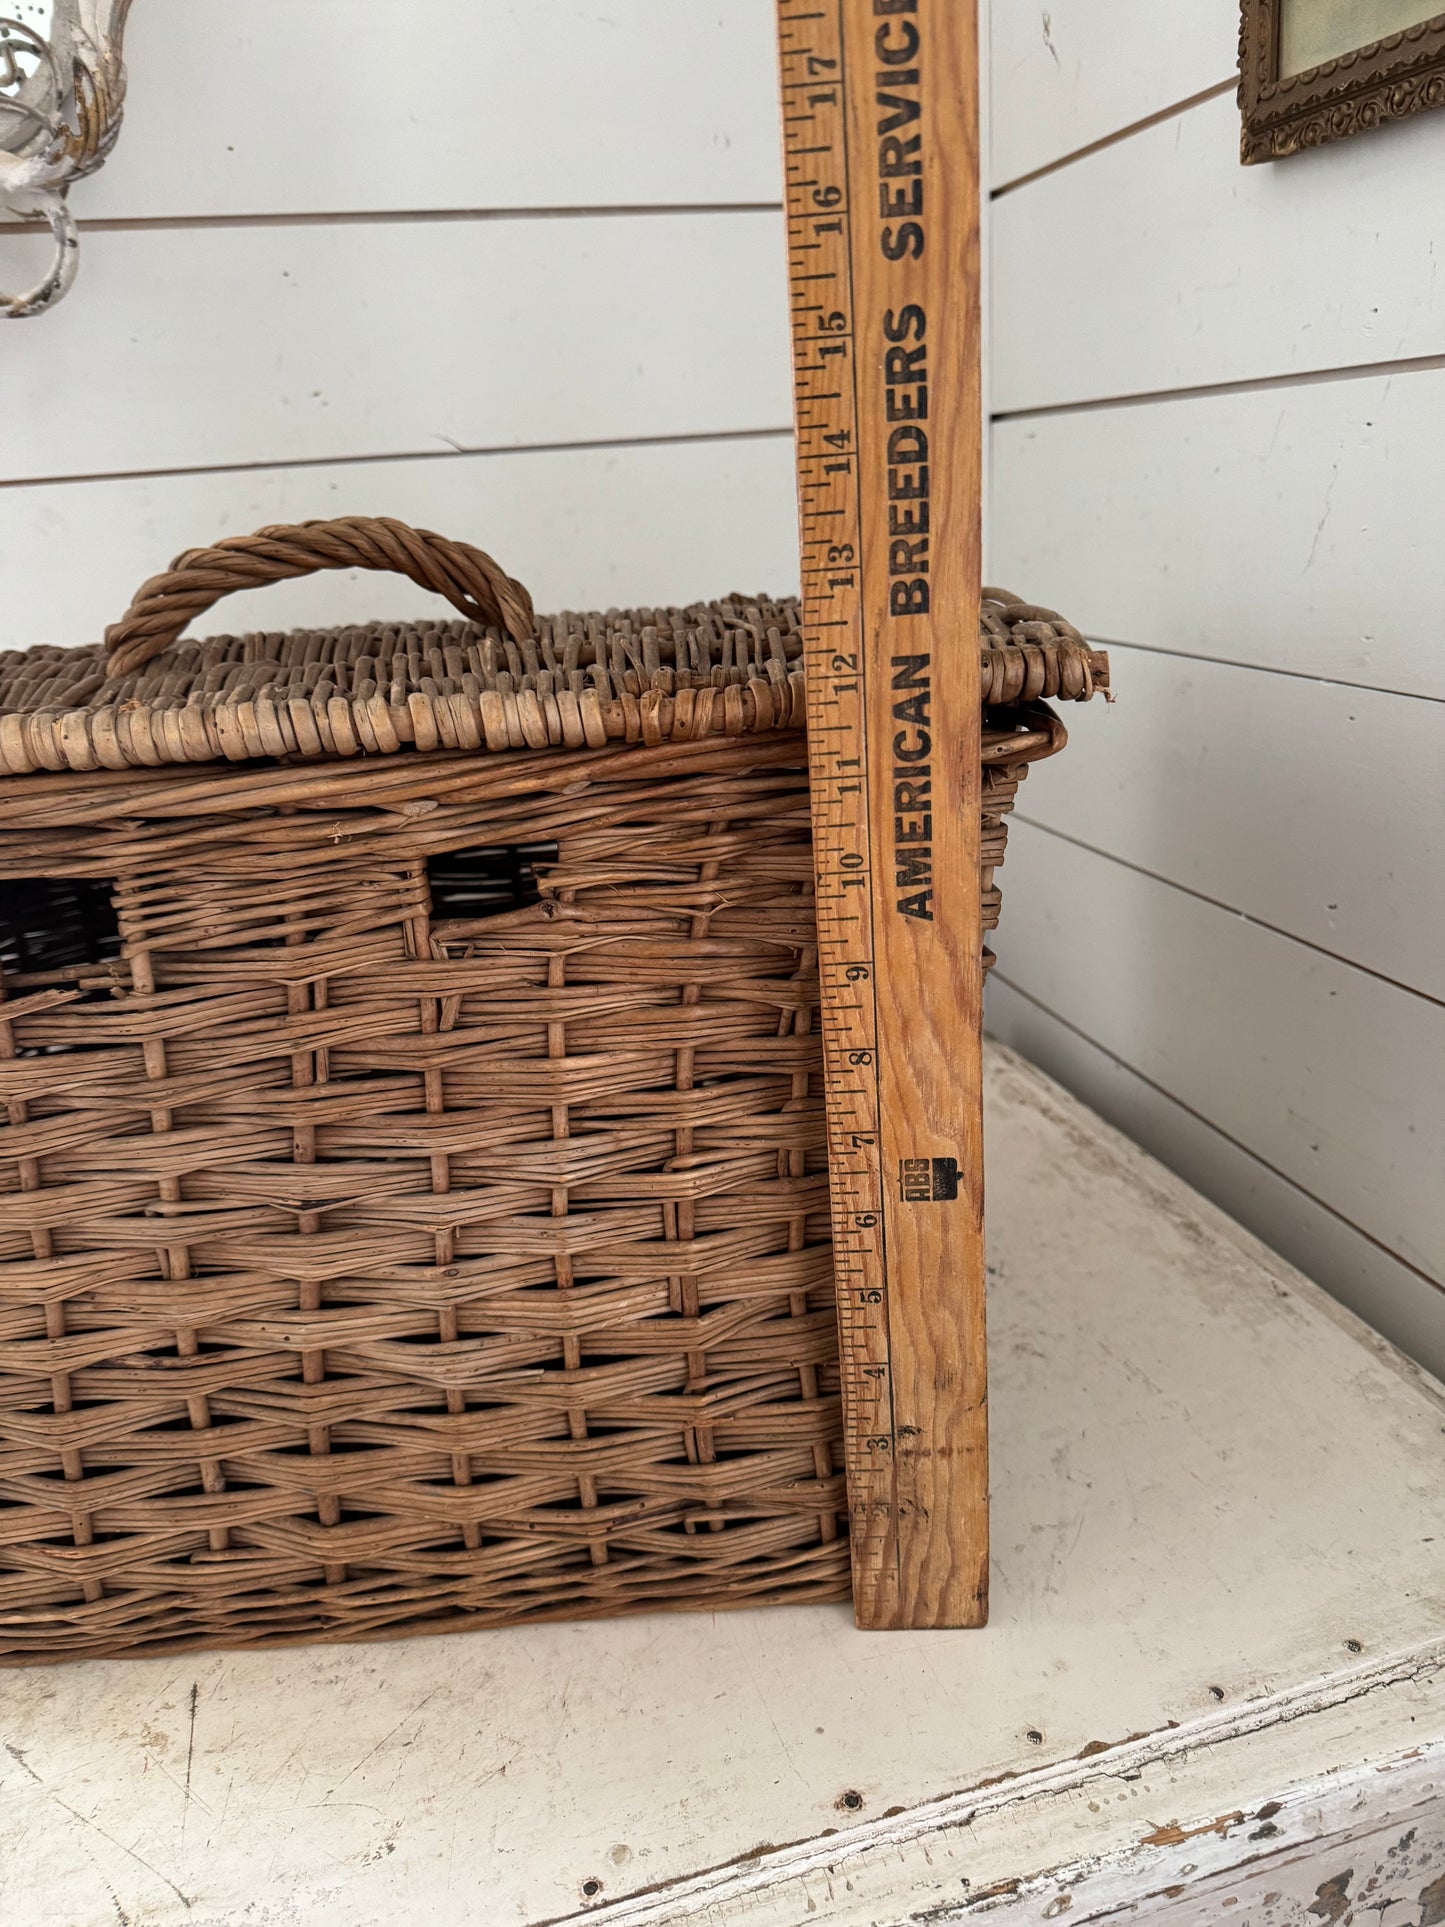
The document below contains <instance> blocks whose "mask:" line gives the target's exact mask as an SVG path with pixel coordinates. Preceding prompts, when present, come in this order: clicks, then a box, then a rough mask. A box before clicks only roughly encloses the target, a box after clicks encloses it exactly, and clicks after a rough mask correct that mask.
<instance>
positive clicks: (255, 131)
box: [75, 0, 782, 219]
mask: <svg viewBox="0 0 1445 1927" xmlns="http://www.w3.org/2000/svg"><path fill="white" fill-rule="evenodd" d="M126 53H127V65H128V68H129V72H130V89H129V98H128V102H127V108H126V118H125V127H124V132H123V134H122V137H121V140H120V143H119V145H118V146H117V148H116V150H115V154H114V156H113V157H112V159H111V160H110V161H108V162H107V164H106V166H105V167H104V168H103V169H102V171H101V172H100V174H99V175H98V176H97V177H96V178H95V179H94V180H92V181H87V182H85V183H84V184H83V185H82V186H80V187H79V188H77V190H76V194H75V208H76V212H77V213H78V214H79V215H80V216H81V218H82V219H96V218H107V219H116V218H120V219H135V218H151V219H153V218H156V217H162V218H164V217H175V216H182V217H184V216H191V217H195V216H202V217H204V216H208V215H235V214H276V213H281V214H298V213H299V214H306V213H311V212H313V211H316V210H322V211H328V212H331V211H366V212H370V211H374V210H391V209H405V208H454V207H465V208H478V207H487V208H491V207H596V206H638V205H641V206H655V205H659V204H664V203H665V204H669V205H676V204H679V203H682V204H686V203H695V202H718V201H725V202H740V201H766V200H778V199H780V198H781V191H782V190H781V179H782V164H781V159H780V154H779V145H778V133H777V113H778V107H777V78H776V58H777V56H776V52H775V49H774V43H773V10H772V7H771V6H770V5H769V3H768V0H728V5H727V6H725V7H722V6H703V5H699V4H696V3H694V4H691V5H686V6H679V5H677V4H676V0H609V3H608V5H606V6H605V7H602V6H598V5H596V4H595V0H407V5H406V7H405V8H404V9H403V8H395V7H384V6H366V5H361V4H358V0H306V4H305V5H304V6H298V5H297V4H296V0H146V4H145V5H144V6H138V7H136V8H135V10H134V12H133V13H132V16H131V22H130V26H129V28H128V31H127V35H126Z"/></svg>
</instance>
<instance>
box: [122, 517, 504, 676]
mask: <svg viewBox="0 0 1445 1927" xmlns="http://www.w3.org/2000/svg"><path fill="white" fill-rule="evenodd" d="M318 569H390V570H395V572H396V573H397V574H398V575H406V576H410V577H411V579H412V581H413V582H417V583H420V585H421V587H422V588H424V589H432V590H434V591H435V592H436V594H437V595H443V596H445V597H446V599H447V601H448V602H450V603H451V605H452V607H453V608H454V609H459V610H460V611H461V613H462V614H463V615H464V616H468V617H470V619H471V620H472V621H473V622H480V623H483V624H485V625H495V627H497V628H499V629H505V630H506V631H507V633H508V635H510V636H511V637H512V639H513V641H514V642H525V641H527V640H528V639H529V638H530V637H531V636H532V635H533V633H534V624H533V616H532V598H531V596H529V595H528V593H527V591H526V590H525V589H524V588H523V587H522V585H521V583H520V582H515V581H513V579H512V577H511V576H509V575H508V574H507V573H506V571H505V570H504V569H503V568H502V567H501V566H500V565H499V564H498V563H496V562H494V561H493V560H492V558H491V556H489V555H484V554H483V553H482V551H481V550H480V549H474V548H472V547H471V545H470V544H469V543H466V542H449V541H447V539H446V538H445V536H441V535H433V534H432V532H431V530H430V529H413V528H408V526H407V525H406V523H405V522H393V521H392V520H390V518H389V517H384V516H379V517H373V516H369V515H344V516H340V517H338V518H337V519H336V520H335V521H330V522H297V523H293V524H290V525H286V524H282V525H279V526H277V527H275V528H265V529H257V531H256V533H255V534H254V535H233V536H230V537H228V538H227V540H225V541H224V542H218V543H216V545H215V547H214V548H209V549H187V551H186V552H185V554H184V555H178V556H177V557H176V559H175V561H174V562H173V563H172V564H171V566H170V568H169V569H167V570H166V572H165V574H164V575H156V576H152V577H151V579H150V581H149V582H145V583H142V585H141V586H140V588H139V589H137V590H136V593H135V598H134V600H133V601H132V603H131V605H130V607H129V609H127V610H126V612H125V614H124V615H123V616H122V617H121V619H120V621H119V622H115V623H112V624H111V626H110V628H109V629H107V630H106V632H105V646H106V650H107V653H108V654H109V657H110V661H109V663H108V664H107V666H106V674H107V675H108V676H111V677H115V676H128V675H130V674H131V672H132V671H133V670H136V669H139V668H141V667H142V665H143V664H145V663H148V662H149V661H150V659H151V657H152V656H158V655H159V654H160V653H161V651H162V650H163V649H167V648H169V647H170V645H171V644H172V643H173V642H174V641H175V640H176V638H177V637H178V636H179V635H180V633H181V631H182V630H183V629H184V628H185V626H186V624H187V623H188V622H189V621H190V620H191V618H192V617H193V616H198V615H200V614H201V613H202V612H203V611H204V610H206V609H209V608H210V607H211V605H212V604H213V603H216V602H219V601H220V599H221V597H222V596H224V595H229V594H230V593H231V591H232V590H233V589H255V588H259V587H260V586H261V584H262V583H265V582H280V581H282V580H283V579H284V578H285V577H287V576H293V575H310V574H312V573H313V572H314V571H315V570H318Z"/></svg>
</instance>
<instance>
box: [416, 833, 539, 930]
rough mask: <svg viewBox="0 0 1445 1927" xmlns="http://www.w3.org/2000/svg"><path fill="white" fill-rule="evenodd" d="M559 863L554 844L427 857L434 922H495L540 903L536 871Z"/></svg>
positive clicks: (516, 846) (502, 847)
mask: <svg viewBox="0 0 1445 1927" xmlns="http://www.w3.org/2000/svg"><path fill="white" fill-rule="evenodd" d="M556 861H557V845H556V844H555V843H513V844H507V845H500V844H493V845H488V846H487V847H485V848H481V849H470V850H447V851H444V852H442V853H441V854H440V855H437V856H432V857H428V859H427V866H426V876H427V886H428V888H429V890H430V892H431V914H432V916H433V918H443V917H444V918H447V919H449V920H451V919H464V918H473V917H476V918H480V917H497V916H503V915H505V914H506V913H507V912H508V911H509V910H525V909H527V908H528V907H529V905H531V904H534V903H537V902H539V901H540V899H541V894H542V893H541V890H540V889H539V888H538V884H537V866H538V865H539V864H541V865H543V866H546V865H548V864H552V863H555V862H556Z"/></svg>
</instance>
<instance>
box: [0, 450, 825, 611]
mask: <svg viewBox="0 0 1445 1927" xmlns="http://www.w3.org/2000/svg"><path fill="white" fill-rule="evenodd" d="M352 514H363V515H394V516H397V517H399V518H400V519H401V520H402V521H407V522H414V523H417V524H419V525H420V526H422V527H424V528H434V529H439V530H441V531H442V532H443V533H446V534H449V535H454V536H458V537H461V538H462V539H464V540H466V541H470V542H474V543H476V544H477V545H478V546H479V547H481V548H485V549H487V550H489V551H490V552H492V553H493V554H495V555H496V556H497V558H498V560H499V561H500V562H501V563H502V564H503V566H504V567H505V568H507V569H508V570H509V571H510V572H512V573H513V574H515V575H516V576H517V577H518V578H519V579H520V580H521V581H523V582H525V583H526V584H527V585H528V587H529V588H530V589H531V590H532V591H533V593H534V595H535V596H536V598H537V603H538V606H539V607H540V608H544V609H556V608H583V609H586V608H607V607H611V606H617V605H623V606H625V605H628V604H633V605H635V604H642V605H653V604H658V603H663V604H666V603H674V602H691V601H694V600H697V599H700V598H703V597H712V596H718V595H725V594H727V593H728V592H729V591H730V590H733V589H745V590H752V591H757V590H768V591H770V592H772V593H773V594H784V593H796V591H797V587H798V551H797V514H796V507H795V498H794V494H793V453H792V443H791V439H790V438H789V437H787V436H777V437H759V438H758V439H756V440H736V441H732V440H729V441H702V442H686V443H672V444H663V445H660V446H653V447H631V448H606V449H583V450H565V451H563V450H548V451H543V452H537V453H508V454H503V455H485V456H479V455H467V456H442V457H433V458H430V459H413V460H407V461H395V462H345V463H337V464H324V463H323V464H318V465H316V466H315V467H307V468H279V469H247V470H244V471H242V472H240V473H237V474H221V475H216V474H200V475H168V476H159V477H145V478H137V479H133V480H128V481H106V482H76V483H61V484H53V485H47V484H40V485H36V486H33V487H30V488H21V489H0V577H3V580H4V583H5V595H4V598H3V601H0V611H3V636H0V643H3V646H5V647H12V646H24V645H26V644H29V643H33V642H65V643H72V642H90V641H94V640H95V639H96V638H97V637H98V636H99V635H100V634H101V632H102V631H103V630H104V628H105V626H106V624H107V623H109V622H113V621H115V620H116V618H117V617H118V616H119V615H120V614H121V612H122V610H123V609H124V608H125V606H126V604H127V603H128V602H129V601H130V598H131V595H132V593H133V592H134V590H136V589H137V588H138V587H139V586H140V584H141V583H142V582H143V581H144V580H145V579H146V578H147V577H148V576H150V575H153V574H154V573H155V572H156V571H157V570H158V569H161V568H163V567H164V566H165V565H166V563H167V562H169V561H170V559H171V557H172V556H173V555H175V554H176V553H177V552H178V551H179V550H181V549H184V548H189V547H196V546H200V545H201V544H204V543H207V542H212V541H215V540H217V539H218V538H220V537H221V536H225V535H236V534H244V533H246V532H247V531H249V530H251V529H253V528H259V527H261V526H263V525H264V524H266V523H269V522H290V521H300V520H302V519H305V518H307V517H311V516H325V515H352ZM450 613H451V612H450V610H449V609H448V607H447V605H446V604H445V603H444V602H442V601H441V600H440V599H437V598H433V597H430V596H427V595H426V594H424V593H423V592H422V591H421V590H419V589H418V588H417V587H416V585H415V584H414V583H411V582H407V581H404V580H403V579H402V578H400V577H398V576H387V575H373V574H369V573H365V572H363V571H360V570H356V571H350V572H337V573H335V574H330V573H328V574H326V575H322V576H313V577H309V578H306V579H304V580H301V581H295V582H279V583H275V584H273V585H271V586H270V587H269V588H265V589H253V590H249V591H247V592H246V593H245V594H244V595H237V596H231V597H229V598H228V599H227V600H226V601H225V602H222V603H220V604H218V606H217V607H216V609H215V610H214V611H213V612H212V613H211V614H209V615H207V616H206V617H205V618H204V619H203V621H202V622H201V623H200V624H199V625H198V626H199V628H200V629H201V631H202V632H203V633H217V632H221V631H229V632H232V633H234V632H237V631H245V630H248V629H285V628H288V627H291V626H301V625H317V626H320V625H330V624H337V623H344V622H360V621H366V620H369V619H370V618H372V617H387V616H396V617H403V616H415V615H424V616H427V615H430V616H447V615H449V614H450Z"/></svg>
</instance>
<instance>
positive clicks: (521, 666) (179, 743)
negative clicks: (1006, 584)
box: [0, 516, 1108, 775]
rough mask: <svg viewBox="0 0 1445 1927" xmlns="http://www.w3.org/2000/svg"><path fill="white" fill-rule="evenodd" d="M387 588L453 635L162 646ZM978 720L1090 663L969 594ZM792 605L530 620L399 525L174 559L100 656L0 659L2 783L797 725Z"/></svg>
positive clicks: (1064, 642) (1079, 688) (458, 558)
mask: <svg viewBox="0 0 1445 1927" xmlns="http://www.w3.org/2000/svg"><path fill="white" fill-rule="evenodd" d="M351 567H361V568H369V569H386V570H396V571H399V572H400V573H402V574H404V575H407V576H409V577H410V578H411V579H412V580H413V581H415V582H417V583H418V584H419V585H421V586H422V587H425V588H428V589H431V590H434V591H435V592H437V593H439V594H442V595H444V596H445V597H446V598H447V600H449V601H450V602H451V603H452V604H453V605H454V606H455V607H456V608H458V609H459V610H461V611H462V612H463V614H464V615H465V616H466V617H467V618H468V619H467V620H465V621H459V622H419V623H399V624H385V623H372V624H369V625H366V626H363V627H359V628H350V629H333V630H297V631H295V632H293V633H291V634H289V635H276V634H254V635H246V636H215V637H211V638H210V639H208V640H206V641H201V642H184V641H179V640H178V637H179V636H180V632H181V630H182V629H183V628H184V627H185V625H186V623H187V622H188V621H190V620H191V619H192V618H193V617H194V616H196V615H199V614H201V613H202V612H203V611H205V610H206V609H209V608H210V607H211V606H212V604H213V603H215V602H216V601H217V600H218V598H220V597H221V596H223V595H225V594H227V593H229V592H230V591H231V590H234V589H240V588H254V587H258V586H261V585H262V584H264V583H267V582H274V581H277V580H279V579H281V578H282V577H286V576H296V575H304V574H308V573H310V572H311V571H313V570H316V569H338V568H351ZM980 643H981V650H980V662H981V673H982V688H983V699H984V701H985V702H986V703H995V704H1002V703H1015V702H1030V701H1036V700H1038V699H1039V698H1047V697H1053V696H1058V697H1062V698H1064V699H1065V700H1077V699H1081V698H1084V697H1088V696H1090V695H1092V694H1093V693H1094V691H1095V689H1096V688H1101V689H1102V688H1104V687H1106V683H1107V674H1108V671H1107V663H1106V660H1105V658H1104V657H1103V656H1102V655H1101V654H1100V653H1099V652H1098V651H1096V650H1092V649H1090V647H1089V646H1088V644H1087V643H1086V642H1085V640H1084V638H1083V637H1082V636H1080V635H1079V633H1078V631H1077V630H1075V629H1073V628H1072V627H1071V626H1070V625H1069V624H1068V623H1067V622H1065V621H1064V619H1063V618H1062V617H1061V616H1059V615H1056V614H1055V613H1054V612H1053V611H1052V610H1049V609H1040V608H1036V607H1034V606H1033V605H1031V604H1027V603H1024V602H1021V601H1019V599H1018V598H1017V597H1015V596H1011V595H1010V594H1009V593H1008V592H1007V591H1005V590H988V591H986V592H985V600H984V605H983V611H982V634H981V637H980ZM805 718H806V705H805V699H804V688H803V644H802V636H801V633H800V630H799V609H798V604H797V603H796V602H795V601H792V600H786V599H785V600H782V601H777V602H774V601H771V600H769V599H767V598H766V597H746V596H732V597H728V598H725V599H724V600H722V601H720V602H709V603H696V604H693V605H691V606H690V607H688V608H685V609H674V608H669V609H624V610H618V609H613V610H609V611H607V612H606V613H604V614H600V613H596V612H592V613H586V614H579V613H576V612H564V613H563V614H560V615H552V616H544V617H537V616H536V615H535V614H534V613H533V609H532V602H531V598H530V596H529V595H528V593H527V591H526V590H525V589H524V588H523V587H522V586H521V584H520V583H518V582H516V581H514V580H513V579H512V577H510V576H509V575H507V574H506V572H505V571H504V570H503V569H502V568H501V566H500V565H499V564H498V563H496V562H494V561H493V560H492V558H491V557H490V556H488V555H485V554H484V553H483V552H482V551H481V550H479V549H474V548H471V547H470V546H468V545H467V544H465V543H455V542H448V541H446V540H444V538H442V537H441V536H438V535H434V534H432V533H431V532H430V531H429V530H425V529H422V530H417V529H409V528H407V527H406V526H405V525H404V524H402V523H399V522H388V521H385V520H380V519H376V518H366V517H359V516H353V517H343V518H338V519H337V520H335V521H331V522H325V523H301V524H298V525H296V526H294V527H280V528H270V529H261V530H258V531H257V532H256V534H254V535H249V536H238V537H233V538H231V539H229V540H228V541H226V542H223V543H220V544H217V545H216V546H215V547H214V548H209V549H195V550H190V551H188V552H187V553H186V554H185V555H181V556H178V557H177V558H176V560H175V562H174V563H173V564H172V565H171V568H170V569H169V570H168V571H166V572H165V573H164V574H162V575H159V576H155V577H153V578H152V579H151V580H150V581H149V582H147V583H146V584H144V585H143V587H142V588H141V589H140V590H139V591H138V593H137V595H136V597H135V600H134V602H133V603H132V605H131V608H130V610H129V611H128V612H127V614H126V615H125V616H124V617H123V618H122V619H121V620H120V621H119V622H118V623H115V624H114V625H112V627H111V628H110V629H109V630H108V631H107V635H106V641H105V643H104V645H95V646H93V647H90V648H85V649H60V648H54V647H47V646H40V647H36V648H33V649H27V650H20V651H11V652H7V653H4V654H0V774H11V775H24V774H27V773H29V772H32V771H40V770H67V769H69V770H75V771H91V770H98V769H129V768H152V767H158V766H161V765H164V764H178V763H208V762H217V761H222V760H225V761H230V762H249V761H258V760H265V759H269V758H274V757H291V758H295V757H312V756H314V757H329V758H335V757H346V756H358V755H366V754H377V753H390V752H393V751H395V750H398V749H408V748H409V749H419V750H423V751H430V750H435V749H461V750H480V749H485V750H490V751H498V750H507V749H523V748H529V749H547V748H567V749H583V748H589V747H590V748H594V749H596V748H601V747H603V746H605V745H606V744H608V743H611V742H628V743H637V742H645V743H653V744H656V743H664V742H692V741H697V740H699V739H701V738H703V737H707V736H713V735H728V736H741V735H748V734H753V733H756V732H766V731H770V730H785V731H786V730H797V729H801V728H803V727H804V723H805Z"/></svg>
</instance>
